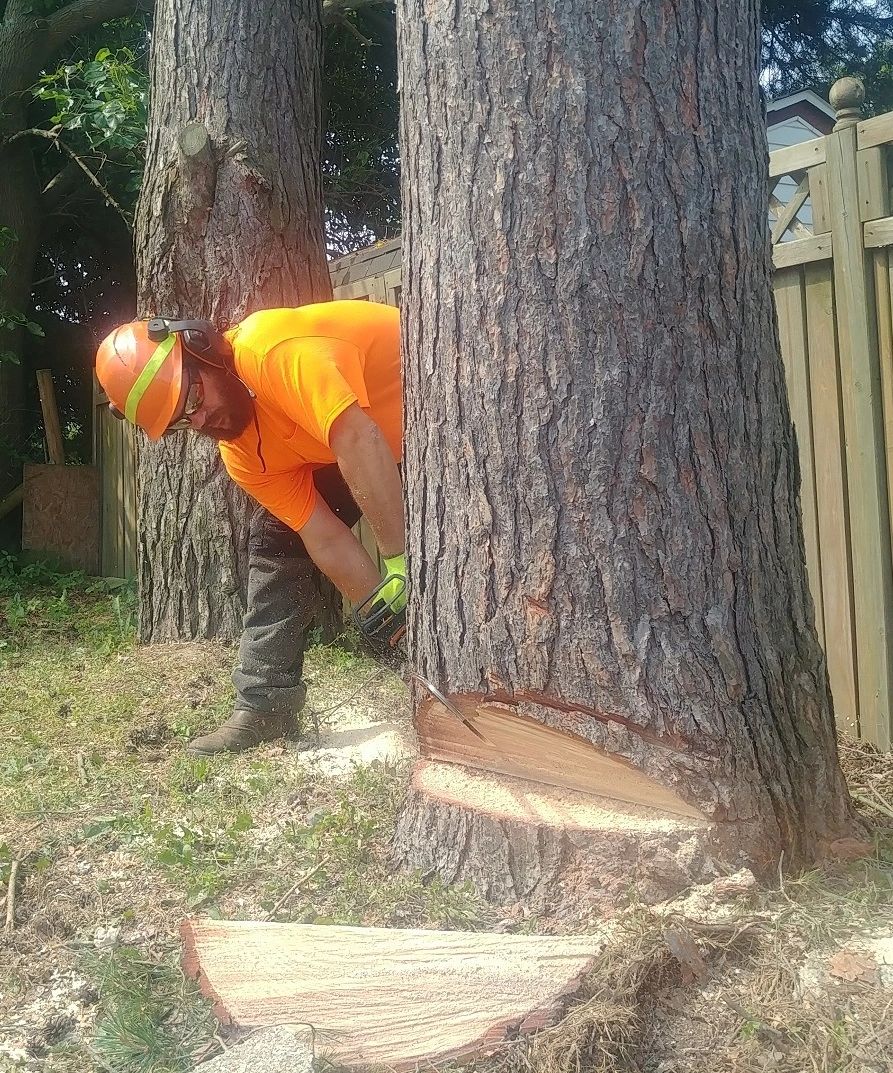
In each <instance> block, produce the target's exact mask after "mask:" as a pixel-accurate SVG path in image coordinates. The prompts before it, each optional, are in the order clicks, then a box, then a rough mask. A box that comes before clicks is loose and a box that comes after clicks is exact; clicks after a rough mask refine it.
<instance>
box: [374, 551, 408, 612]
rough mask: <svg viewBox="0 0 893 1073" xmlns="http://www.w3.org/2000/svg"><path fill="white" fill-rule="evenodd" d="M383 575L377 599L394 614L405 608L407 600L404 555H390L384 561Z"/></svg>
mask: <svg viewBox="0 0 893 1073" xmlns="http://www.w3.org/2000/svg"><path fill="white" fill-rule="evenodd" d="M384 568H385V575H384V581H383V582H382V586H381V588H380V589H379V590H378V599H379V600H383V601H384V602H385V603H386V604H387V606H388V607H389V608H390V609H391V611H393V612H394V614H396V613H397V612H399V611H402V610H403V608H404V607H406V601H407V600H408V599H409V588H408V584H407V580H406V554H405V553H404V554H403V555H392V556H391V557H390V559H385V561H384Z"/></svg>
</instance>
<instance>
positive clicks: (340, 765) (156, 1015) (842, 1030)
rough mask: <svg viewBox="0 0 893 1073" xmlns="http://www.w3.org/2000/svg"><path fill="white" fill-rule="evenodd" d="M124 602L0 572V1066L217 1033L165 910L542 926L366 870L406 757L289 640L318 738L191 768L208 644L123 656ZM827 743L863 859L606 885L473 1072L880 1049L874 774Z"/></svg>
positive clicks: (204, 711) (148, 1066)
mask: <svg viewBox="0 0 893 1073" xmlns="http://www.w3.org/2000/svg"><path fill="white" fill-rule="evenodd" d="M132 610H133V607H132V596H131V594H130V593H129V592H128V590H126V589H120V590H109V589H108V588H107V587H104V586H93V587H92V588H91V587H90V585H89V584H87V583H85V582H83V580H82V579H71V578H70V579H67V580H66V579H60V578H58V577H57V576H55V575H53V576H43V575H41V574H40V573H39V572H36V573H35V572H32V574H30V575H26V576H24V577H22V576H20V575H19V576H16V577H11V576H10V575H9V574H8V573H7V576H6V577H5V579H4V575H3V574H2V573H0V892H5V891H6V890H7V889H9V886H10V884H9V880H10V876H11V874H12V873H13V871H15V882H14V884H13V889H14V891H15V896H14V902H13V904H12V906H11V907H10V905H9V902H8V898H7V896H6V895H5V894H4V893H0V926H2V923H3V922H4V921H5V919H6V918H7V916H9V919H10V926H9V928H7V929H5V930H3V931H2V932H0V1071H5V1070H35V1071H38V1070H39V1071H46V1073H59V1071H63V1073H74V1071H78V1073H81V1071H87V1070H94V1069H95V1070H105V1071H108V1070H112V1071H114V1073H173V1071H181V1070H184V1071H185V1070H190V1069H192V1068H193V1067H194V1065H195V1064H197V1063H199V1062H200V1061H201V1060H203V1059H204V1058H207V1057H210V1056H211V1055H213V1054H215V1053H217V1052H218V1051H219V1050H220V1049H221V1047H223V1046H224V1045H225V1044H226V1043H227V1042H228V1040H227V1039H226V1038H225V1037H224V1036H223V1035H222V1034H221V1032H220V1030H219V1029H218V1027H217V1026H216V1024H215V1023H214V1022H213V1019H212V1018H211V1017H210V1014H209V1011H208V1009H207V1006H206V1004H205V1003H204V1001H203V1000H202V999H201V997H200V996H198V995H197V994H196V992H195V989H194V988H193V986H192V985H191V984H190V983H189V982H188V981H186V980H184V979H183V977H182V975H181V973H180V971H179V967H178V956H179V937H178V929H179V925H180V922H181V920H182V918H183V917H184V915H186V914H188V913H202V914H207V915H211V916H217V915H219V916H224V917H227V918H242V919H262V918H264V917H267V916H270V917H272V918H274V919H276V920H280V921H289V920H291V921H306V922H316V923H320V924H325V923H358V924H359V923H362V924H369V925H385V926H387V925H391V926H422V927H446V928H460V929H499V930H528V931H552V930H554V929H555V921H552V920H549V919H548V918H545V917H538V916H537V914H536V912H535V911H532V910H531V907H529V906H520V905H515V906H504V907H491V906H486V905H484V904H482V903H481V902H480V901H479V899H478V898H477V897H476V895H475V894H474V893H473V892H472V891H471V890H468V889H461V890H450V889H444V888H443V887H441V886H440V885H439V884H437V883H436V882H435V883H431V882H425V881H424V879H423V877H421V876H418V875H411V874H406V873H401V872H394V871H393V870H392V868H391V866H390V861H389V853H388V847H389V843H390V838H391V835H392V832H393V825H394V821H395V817H396V815H397V811H398V809H399V805H400V801H401V799H402V795H403V790H404V786H405V779H406V772H407V769H408V759H409V757H410V756H411V753H412V748H413V742H412V732H411V727H410V723H409V717H408V708H407V701H406V692H405V689H404V687H403V684H402V683H401V682H400V681H399V680H397V679H396V678H394V677H393V676H392V675H390V674H388V673H386V672H385V673H382V672H381V671H380V669H379V668H377V667H376V666H375V665H374V664H373V663H371V662H370V661H368V660H367V659H365V658H363V657H361V656H358V655H356V654H355V653H352V652H351V651H349V650H345V649H343V648H339V647H329V648H322V647H319V648H316V649H314V650H313V651H312V653H311V655H310V657H309V658H308V661H307V668H306V677H307V680H308V684H309V707H310V709H311V710H312V712H316V713H318V720H319V724H320V737H319V740H317V738H316V735H315V732H314V729H313V725H312V724H313V721H314V720H313V719H312V718H310V717H309V716H310V713H308V718H307V720H306V723H307V726H306V728H305V731H306V732H305V734H304V735H303V737H302V738H301V740H297V741H294V742H289V743H286V744H277V745H270V746H267V747H265V748H263V749H260V750H257V751H255V752H253V753H251V754H247V755H245V756H241V757H223V758H218V759H213V760H205V759H202V760H196V759H191V758H189V757H188V756H186V754H185V753H184V749H183V746H184V744H185V742H186V741H187V740H188V738H189V737H190V736H191V735H192V734H193V733H195V732H196V731H197V730H199V729H205V728H207V727H210V726H212V725H214V724H215V723H216V722H218V721H219V720H220V719H221V718H223V717H225V715H226V714H227V712H228V708H229V706H230V704H231V702H232V688H231V685H230V682H229V674H230V671H231V666H232V659H233V653H232V652H231V651H229V650H227V649H225V648H223V647H220V646H214V645H181V646H169V647H159V648H153V649H138V648H137V647H136V646H135V644H134V638H133V626H132V617H133V616H132ZM843 758H844V762H845V766H846V769H847V775H848V777H849V779H850V782H851V785H852V786H853V787H854V789H855V790H856V793H857V794H858V800H859V807H860V808H861V809H862V811H863V814H864V816H865V818H866V820H867V821H868V822H869V824H870V825H871V828H872V831H873V835H872V838H873V842H872V844H871V845H870V846H869V847H868V849H867V852H868V855H867V856H863V857H860V858H859V859H856V860H847V859H840V858H837V859H834V860H829V861H828V862H826V864H824V865H823V866H822V868H820V869H818V870H816V871H814V872H811V873H808V874H806V875H803V876H799V877H786V878H785V879H784V880H779V882H778V883H777V884H775V885H774V888H773V889H765V890H759V889H756V888H755V886H753V885H752V884H748V883H747V882H744V883H743V884H740V885H739V886H738V887H735V884H731V885H730V889H729V890H725V891H717V890H709V891H702V892H700V893H699V892H695V893H694V894H693V895H692V896H691V897H690V898H689V899H687V900H686V901H685V902H684V903H681V904H678V905H675V906H671V907H665V908H664V909H658V910H654V909H648V908H646V907H644V906H643V905H640V904H639V903H638V902H637V899H636V896H635V891H630V896H629V898H628V899H627V900H626V901H625V902H624V904H623V905H618V906H617V907H615V908H616V913H615V920H616V923H617V928H618V932H617V936H618V941H617V943H615V944H613V946H612V952H611V953H610V954H606V955H605V958H604V960H603V963H601V964H600V966H599V968H598V970H597V972H596V973H595V974H594V976H593V979H592V981H591V982H590V995H589V1000H588V1001H587V1002H586V1003H584V1004H583V1005H582V1006H580V1007H578V1008H577V1009H576V1010H575V1011H574V1012H573V1013H572V1015H571V1017H569V1018H568V1019H567V1021H566V1022H564V1023H563V1024H562V1025H561V1026H559V1027H557V1028H555V1029H553V1030H550V1031H549V1032H546V1033H544V1034H543V1035H542V1036H541V1037H539V1038H538V1039H537V1041H536V1042H535V1043H534V1045H533V1046H532V1048H531V1047H529V1046H527V1045H526V1044H525V1045H522V1044H518V1045H515V1046H514V1047H512V1048H509V1049H508V1050H507V1051H506V1053H505V1054H504V1055H502V1056H500V1057H499V1058H498V1059H497V1060H496V1063H495V1064H496V1067H497V1069H498V1068H499V1067H500V1065H501V1066H503V1067H505V1068H507V1069H508V1068H513V1069H514V1068H521V1067H522V1066H523V1067H525V1068H531V1067H532V1068H535V1069H541V1070H543V1071H544V1073H545V1071H548V1073H569V1071H570V1070H578V1069H579V1070H586V1071H589V1070H600V1069H604V1070H609V1069H610V1070H627V1069H629V1070H639V1071H643V1073H644V1071H647V1073H676V1071H679V1073H701V1071H704V1073H706V1071H708V1070H709V1071H711V1073H713V1071H716V1070H734V1071H751V1070H753V1071H757V1070H759V1071H763V1070H778V1071H782V1073H801V1071H804V1073H806V1071H810V1073H811V1071H822V1073H825V1071H829V1073H830V1071H832V1070H833V1071H842V1073H850V1071H852V1073H857V1071H858V1073H862V1071H878V1073H880V1071H884V1073H886V1071H887V1070H889V1069H890V1068H891V1067H893V764H891V762H890V760H889V758H884V757H880V756H877V755H876V754H874V753H872V752H871V750H869V749H866V748H863V747H859V746H855V745H844V746H843ZM854 852H856V850H855V849H854ZM859 852H865V847H862V849H861V850H859ZM842 854H843V857H844V858H845V857H846V856H847V853H846V847H844V849H843V850H842ZM303 876H306V877H307V879H306V881H305V882H303V883H299V884H298V885H297V887H295V884H296V881H297V880H299V879H300V878H301V877H303ZM562 924H563V926H564V927H565V928H568V927H574V928H578V929H580V930H586V929H588V928H590V927H591V926H592V921H591V920H589V919H580V920H579V921H576V922H568V921H567V920H563V921H562Z"/></svg>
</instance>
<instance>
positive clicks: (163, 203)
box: [136, 0, 331, 641]
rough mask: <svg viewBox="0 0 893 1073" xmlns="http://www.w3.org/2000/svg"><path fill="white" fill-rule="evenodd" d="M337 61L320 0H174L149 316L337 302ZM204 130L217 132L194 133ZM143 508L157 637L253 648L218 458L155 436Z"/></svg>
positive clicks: (145, 581) (162, 14) (148, 194)
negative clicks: (328, 141) (324, 188)
mask: <svg viewBox="0 0 893 1073" xmlns="http://www.w3.org/2000/svg"><path fill="white" fill-rule="evenodd" d="M321 62H322V21H321V5H320V2H319V0H271V2H270V3H264V4H258V3H251V2H249V0H226V2H225V3H220V2H218V3H212V2H211V0H159V3H158V4H157V5H156V9H155V30H154V33H153V35H152V112H151V119H150V124H149V141H148V169H147V173H146V179H145V184H144V187H143V192H142V196H141V199H140V204H139V211H138V219H137V244H136V245H137V251H136V252H137V270H138V278H139V295H140V298H139V307H140V314H141V315H142V316H149V315H153V314H167V315H171V316H190V317H207V318H210V319H211V320H213V321H215V323H217V324H218V325H219V326H221V327H223V326H228V325H230V324H232V323H233V322H235V321H237V320H239V319H240V318H242V317H244V316H245V315H247V314H248V313H251V312H253V311H255V310H258V309H264V308H269V307H276V306H286V305H297V304H299V303H302V302H308V301H322V300H325V299H328V298H331V284H330V281H329V276H328V270H327V267H326V258H325V245H324V233H323V205H322V194H321V180H320V163H319V162H320V140H321V129H320V69H321ZM196 123H197V124H202V125H203V128H204V130H203V129H202V128H200V127H195V126H192V127H190V128H188V129H187V130H186V131H185V133H184V128H185V127H186V124H196ZM204 132H207V135H208V136H209V137H208V139H207V142H206V141H205V138H204ZM139 503H140V511H139V514H140V536H139V579H140V597H141V600H140V607H141V611H140V631H141V636H142V639H143V640H145V641H165V640H173V639H182V638H196V637H217V638H221V639H233V638H235V637H237V636H238V634H239V632H240V630H241V619H242V611H243V596H242V592H243V581H244V569H245V556H244V541H245V536H246V520H247V511H248V509H249V507H248V504H247V500H246V497H245V496H243V495H242V493H241V492H240V491H239V490H238V489H237V488H236V487H235V485H233V484H232V482H231V481H230V480H229V478H228V477H227V475H226V473H225V472H224V470H223V467H222V464H221V462H220V459H219V456H218V454H217V450H216V447H214V446H213V445H212V444H211V443H210V442H208V441H204V440H201V439H199V438H198V437H196V436H194V435H186V434H184V435H182V436H177V437H172V438H170V439H169V440H165V441H164V442H163V443H160V444H157V445H151V444H149V443H148V442H147V441H145V440H142V441H141V449H140V463H139Z"/></svg>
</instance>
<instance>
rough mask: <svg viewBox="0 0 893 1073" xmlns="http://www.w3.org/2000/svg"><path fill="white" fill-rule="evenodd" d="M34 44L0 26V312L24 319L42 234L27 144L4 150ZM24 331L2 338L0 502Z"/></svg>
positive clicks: (10, 456)
mask: <svg viewBox="0 0 893 1073" xmlns="http://www.w3.org/2000/svg"><path fill="white" fill-rule="evenodd" d="M32 52H33V48H32V42H31V40H30V37H29V35H28V34H25V33H21V32H17V28H16V27H13V26H11V25H10V26H6V25H0V145H2V148H0V158H2V159H0V267H2V269H3V270H4V271H3V273H2V274H0V312H10V311H11V312H14V313H21V314H24V313H27V312H28V310H29V307H30V305H31V279H32V276H33V272H34V262H35V260H36V257H37V237H38V234H39V231H40V216H39V202H40V188H39V186H38V184H37V174H36V172H35V170H34V160H33V157H32V155H31V147H30V146H29V144H28V141H27V139H24V138H19V139H17V140H16V141H12V142H7V143H6V144H2V143H3V142H4V141H5V140H6V139H7V138H9V137H12V136H14V135H15V134H17V133H18V132H19V131H21V130H22V129H23V128H24V127H25V126H26V125H27V124H26V110H25V105H26V101H27V97H26V96H25V94H26V90H27V86H28V84H29V82H28V79H29V76H31V79H32V80H33V77H34V76H35V73H34V71H33V57H32ZM22 344H23V338H22V330H21V329H20V328H17V329H14V330H12V331H10V330H6V329H4V330H3V331H2V333H0V498H2V497H3V495H4V493H6V492H8V491H9V489H10V488H11V487H13V486H14V485H17V484H18V483H19V482H20V480H21V476H22V457H21V454H20V452H21V449H22V446H23V444H22V439H23V436H22V430H23V427H24V420H23V407H24V404H25V392H24V375H23V372H22V367H21V364H20V362H21V356H22Z"/></svg>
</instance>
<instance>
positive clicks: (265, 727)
mask: <svg viewBox="0 0 893 1073" xmlns="http://www.w3.org/2000/svg"><path fill="white" fill-rule="evenodd" d="M296 729H297V720H296V719H295V717H294V716H293V715H290V714H287V715H271V714H270V713H269V712H249V711H245V710H240V709H238V708H237V709H236V710H235V711H234V712H233V714H232V715H231V716H230V717H229V719H227V721H226V722H225V723H224V724H223V725H222V726H219V727H218V728H217V729H216V730H212V731H211V733H210V734H203V735H202V736H201V737H198V738H193V739H192V741H191V742H190V743H189V744H188V745H187V746H186V752H187V753H189V754H190V755H192V756H214V755H215V754H216V753H241V752H244V751H245V750H246V749H254V748H256V746H258V745H260V744H261V743H262V742H265V741H275V740H276V739H277V738H285V737H288V736H289V735H291V734H294V732H295V730H296Z"/></svg>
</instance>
